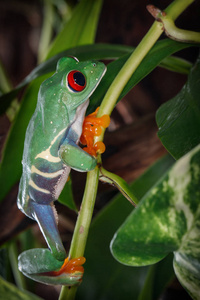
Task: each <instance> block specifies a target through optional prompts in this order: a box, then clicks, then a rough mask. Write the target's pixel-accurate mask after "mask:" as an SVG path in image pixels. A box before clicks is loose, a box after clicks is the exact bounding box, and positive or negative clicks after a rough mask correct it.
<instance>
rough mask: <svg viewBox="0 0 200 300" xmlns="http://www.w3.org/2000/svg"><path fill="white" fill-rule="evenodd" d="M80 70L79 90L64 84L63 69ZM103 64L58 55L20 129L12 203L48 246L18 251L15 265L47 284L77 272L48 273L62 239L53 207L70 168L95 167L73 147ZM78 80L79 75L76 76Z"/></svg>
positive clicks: (60, 253)
mask: <svg viewBox="0 0 200 300" xmlns="http://www.w3.org/2000/svg"><path fill="white" fill-rule="evenodd" d="M74 70H76V71H79V72H81V73H82V74H83V75H84V77H85V80H86V85H85V87H84V88H83V89H82V91H74V90H72V89H71V88H70V86H69V85H70V82H69V77H68V74H69V73H70V72H71V71H74ZM105 70H106V67H105V65H104V64H103V63H100V62H94V61H86V62H79V61H78V60H77V59H75V58H69V57H64V58H61V59H60V60H59V61H58V64H57V70H56V73H55V74H54V75H53V76H52V77H50V78H49V79H47V80H46V81H44V82H43V83H42V85H41V87H40V90H39V95H38V102H37V107H36V110H35V112H34V114H33V117H32V119H31V121H30V123H29V125H28V128H27V131H26V138H25V143H24V153H23V160H22V164H23V174H22V177H21V181H20V187H19V194H18V201H17V204H18V207H19V209H20V210H21V211H22V212H23V213H25V214H26V215H27V216H28V217H30V218H32V219H34V220H36V221H37V222H38V225H39V227H40V229H41V231H42V233H43V235H44V238H45V240H46V242H47V244H48V246H49V249H32V250H28V251H26V252H23V253H22V254H21V255H20V256H19V269H20V270H21V271H22V272H23V273H24V275H26V276H28V277H30V278H32V279H34V280H36V281H40V282H43V283H47V284H62V285H74V284H78V283H79V282H80V280H81V277H82V275H83V274H82V273H81V272H74V273H72V274H70V275H69V274H62V275H60V276H56V277H55V276H52V275H51V276H48V274H43V275H42V274H41V273H43V272H49V271H57V270H59V268H60V267H61V266H62V264H63V262H64V260H65V258H66V257H67V254H66V252H65V249H64V246H63V244H62V241H61V238H60V235H59V232H58V228H57V221H56V216H55V213H56V212H55V209H54V208H53V201H55V200H57V199H58V197H59V195H60V193H61V191H62V189H63V187H64V185H65V183H66V181H67V178H68V175H69V172H70V170H71V168H73V169H75V170H77V171H80V172H87V171H90V170H92V169H94V168H95V166H96V163H97V162H96V158H94V157H92V156H91V155H89V154H88V153H86V152H85V151H83V150H82V149H81V148H80V147H79V146H78V142H79V138H80V136H81V133H82V124H83V120H84V117H85V112H86V109H87V106H88V104H89V99H88V98H89V96H90V95H91V94H92V93H93V91H94V90H95V88H96V87H97V85H98V84H99V82H100V80H101V78H102V76H103V75H104V73H105ZM78 80H79V79H78Z"/></svg>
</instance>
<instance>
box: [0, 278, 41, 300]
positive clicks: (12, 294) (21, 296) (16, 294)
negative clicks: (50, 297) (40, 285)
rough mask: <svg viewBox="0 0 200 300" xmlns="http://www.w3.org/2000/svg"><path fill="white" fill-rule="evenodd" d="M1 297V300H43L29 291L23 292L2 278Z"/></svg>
mask: <svg viewBox="0 0 200 300" xmlns="http://www.w3.org/2000/svg"><path fill="white" fill-rule="evenodd" d="M0 295H1V296H0V297H1V299H5V300H6V299H12V300H42V298H39V297H37V296H35V295H34V294H31V293H29V292H27V291H21V290H19V289H18V288H16V286H15V285H13V284H11V283H9V282H7V281H5V280H3V279H2V278H1V277H0Z"/></svg>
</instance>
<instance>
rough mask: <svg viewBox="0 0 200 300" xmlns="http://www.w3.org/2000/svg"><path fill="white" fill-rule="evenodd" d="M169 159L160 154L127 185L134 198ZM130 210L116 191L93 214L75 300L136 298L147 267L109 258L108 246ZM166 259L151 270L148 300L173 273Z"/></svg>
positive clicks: (164, 168)
mask: <svg viewBox="0 0 200 300" xmlns="http://www.w3.org/2000/svg"><path fill="white" fill-rule="evenodd" d="M173 162H174V160H173V159H172V158H171V157H169V156H166V157H163V158H162V159H161V160H159V161H158V162H157V163H155V164H154V165H153V166H152V167H151V168H150V169H148V170H147V171H146V172H145V173H144V174H143V175H142V176H141V177H140V178H139V179H137V180H136V181H135V182H134V183H133V184H132V185H131V188H132V189H133V191H134V193H135V194H136V195H137V197H138V199H140V198H141V197H142V196H143V195H144V194H145V193H146V192H147V191H148V189H149V188H151V187H152V186H153V185H154V184H155V183H156V182H157V181H158V180H159V178H160V177H161V176H162V175H163V174H164V173H165V172H166V170H167V169H168V168H169V167H170V166H171V165H172V164H173ZM132 210H133V206H132V205H131V204H130V203H129V202H128V201H127V200H126V199H125V198H124V197H123V196H122V195H121V194H118V196H116V197H115V198H114V199H113V200H112V202H110V203H109V204H108V205H107V206H106V207H105V208H104V209H103V210H102V211H101V212H100V213H99V214H98V215H97V217H95V219H94V221H93V222H92V225H91V228H90V233H89V238H88V241H87V246H86V253H85V257H86V264H85V273H84V277H83V282H82V284H81V286H80V287H79V289H78V299H87V300H90V299H91V300H93V299H96V300H100V299H104V300H106V299H109V300H110V299H124V300H125V299H128V300H129V299H135V300H136V299H137V297H138V296H139V294H140V292H141V290H142V289H143V285H144V282H145V280H146V276H147V272H148V268H130V267H127V266H123V265H121V264H119V263H118V262H117V261H115V260H114V259H113V257H112V255H111V253H110V249H109V244H110V240H111V238H112V236H113V234H114V233H115V231H116V230H117V228H118V227H119V226H120V224H121V223H122V222H123V221H124V220H125V218H126V217H127V216H128V215H129V214H130V212H131V211H132ZM168 259H170V258H168ZM168 259H167V262H168V263H167V264H166V265H165V263H166V262H162V263H160V264H158V265H157V266H156V267H155V269H154V272H155V273H154V274H155V277H153V282H154V287H155V288H154V289H153V290H152V293H151V295H152V297H154V296H155V297H154V298H152V299H157V297H158V295H159V294H160V293H161V291H162V289H163V288H164V286H165V285H166V282H168V281H169V279H170V278H171V276H172V274H173V272H172V266H170V264H169V260H168ZM159 270H160V271H161V273H159ZM158 273H159V275H158ZM165 276H166V277H165ZM88 287H89V288H88ZM149 294H150V291H149Z"/></svg>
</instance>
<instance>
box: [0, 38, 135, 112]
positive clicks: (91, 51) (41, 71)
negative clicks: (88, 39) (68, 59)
mask: <svg viewBox="0 0 200 300" xmlns="http://www.w3.org/2000/svg"><path fill="white" fill-rule="evenodd" d="M65 45H66V44H65ZM131 51H133V48H132V47H128V46H121V45H109V44H95V45H83V46H78V47H74V48H70V49H67V50H65V51H62V52H60V53H59V54H56V55H55V56H53V57H51V58H50V59H48V60H47V61H45V62H43V63H41V64H40V65H38V66H37V67H36V68H35V69H33V71H32V72H31V73H30V74H29V75H28V76H26V77H25V78H24V80H23V81H22V82H21V83H20V84H19V85H18V86H17V87H16V88H15V89H13V90H12V91H10V92H8V93H6V94H3V95H2V96H1V97H0V113H4V112H5V110H6V109H7V108H8V107H9V105H10V103H11V101H12V99H13V98H14V97H16V96H17V94H18V92H19V91H20V90H21V89H22V88H23V87H24V86H26V85H27V84H28V83H30V82H31V81H33V80H34V79H36V78H37V77H39V76H42V75H45V74H48V73H51V72H55V70H56V64H57V62H58V60H59V59H60V58H61V57H64V56H75V57H77V58H78V59H79V60H89V59H95V60H100V59H116V58H119V57H120V56H122V55H124V54H127V53H130V52H131ZM48 76H50V75H48Z"/></svg>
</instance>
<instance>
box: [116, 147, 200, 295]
mask: <svg viewBox="0 0 200 300" xmlns="http://www.w3.org/2000/svg"><path fill="white" fill-rule="evenodd" d="M111 250H112V253H113V255H114V257H115V258H116V259H117V260H118V261H120V262H121V263H123V264H126V265H131V266H144V265H150V264H153V263H156V262H158V261H160V260H161V259H162V258H164V257H165V256H166V255H167V254H168V253H169V252H174V270H175V273H176V275H177V277H178V279H179V281H180V282H181V284H182V285H183V286H184V287H185V288H186V289H187V291H188V292H189V294H190V295H191V296H192V297H193V299H200V145H198V146H197V147H195V148H194V149H193V150H191V151H190V152H189V153H188V154H186V155H185V156H183V157H182V158H181V159H180V160H178V161H177V162H176V163H175V165H174V166H173V167H172V169H171V170H170V171H169V172H168V173H167V174H165V175H164V177H163V178H161V179H160V181H159V183H158V184H157V185H156V186H154V187H153V188H152V189H151V190H150V191H149V193H147V194H146V195H145V196H144V198H143V199H142V200H141V202H140V203H139V205H138V207H137V208H136V209H135V210H134V211H133V212H132V214H131V215H130V216H129V217H128V219H127V220H126V221H125V223H124V224H123V225H122V226H121V227H120V228H119V230H118V231H117V233H116V234H115V236H114V238H113V240H112V243H111Z"/></svg>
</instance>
